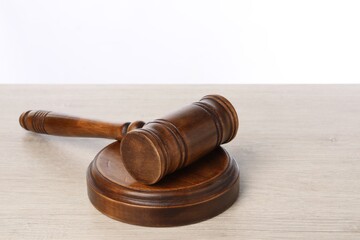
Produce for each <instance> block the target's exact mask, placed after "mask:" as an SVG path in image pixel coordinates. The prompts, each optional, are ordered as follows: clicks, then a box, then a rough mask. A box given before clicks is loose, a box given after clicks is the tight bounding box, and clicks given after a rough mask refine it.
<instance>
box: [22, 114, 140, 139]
mask: <svg viewBox="0 0 360 240" xmlns="http://www.w3.org/2000/svg"><path fill="white" fill-rule="evenodd" d="M19 122H20V125H21V126H22V127H23V128H24V129H26V130H28V131H32V132H36V133H42V134H50V135H57V136H67V137H95V138H109V139H117V140H121V139H122V138H123V137H124V135H125V134H126V133H127V132H128V131H131V130H133V129H135V128H140V127H142V126H143V125H144V124H145V123H144V122H142V121H136V122H133V123H130V122H125V123H108V122H103V121H97V120H91V119H84V118H79V117H74V116H68V115H65V114H59V113H54V112H50V111H41V110H39V111H31V110H30V111H27V112H24V113H22V114H21V116H20V118H19Z"/></svg>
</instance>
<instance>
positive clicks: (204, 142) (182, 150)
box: [19, 95, 239, 184]
mask: <svg viewBox="0 0 360 240" xmlns="http://www.w3.org/2000/svg"><path fill="white" fill-rule="evenodd" d="M19 122H20V125H21V126H22V127H23V128H24V129H26V130H28V131H32V132H36V133H42V134H49V135H58V136H71V137H98V138H110V139H116V140H121V144H120V154H121V156H122V160H123V163H124V166H125V168H126V169H127V171H128V172H129V173H130V175H131V176H132V177H133V178H134V179H135V180H137V181H139V182H142V183H144V184H154V183H156V182H158V181H160V180H161V179H162V178H163V177H164V176H165V175H167V174H170V173H172V172H174V171H176V170H178V169H181V168H183V167H185V166H188V165H189V164H191V163H192V162H194V161H196V160H198V159H200V158H201V157H202V156H204V155H206V154H207V153H209V152H211V151H212V150H213V149H214V148H216V147H217V146H219V145H220V144H223V143H227V142H229V141H231V140H232V139H233V138H234V137H235V135H236V133H237V129H238V125H239V121H238V117H237V113H236V111H235V109H234V107H233V106H232V105H231V103H230V102H229V101H228V100H227V99H226V98H224V97H222V96H219V95H207V96H205V97H203V98H202V99H201V100H200V101H198V102H194V103H192V104H190V105H188V106H185V107H183V108H181V109H179V110H177V111H175V112H173V113H171V114H169V115H167V116H165V117H163V118H160V119H157V120H154V121H151V122H148V123H146V124H145V123H144V122H142V121H135V122H132V123H130V122H125V123H108V122H102V121H96V120H89V119H83V118H78V117H73V116H67V115H63V114H58V113H53V112H50V111H27V112H24V113H23V114H21V116H20V119H19Z"/></svg>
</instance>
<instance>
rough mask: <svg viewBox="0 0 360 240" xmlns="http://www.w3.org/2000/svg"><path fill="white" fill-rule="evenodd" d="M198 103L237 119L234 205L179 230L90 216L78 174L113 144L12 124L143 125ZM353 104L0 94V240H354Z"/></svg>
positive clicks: (358, 187) (271, 98) (253, 96)
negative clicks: (213, 104) (29, 113)
mask: <svg viewBox="0 0 360 240" xmlns="http://www.w3.org/2000/svg"><path fill="white" fill-rule="evenodd" d="M208 93H218V94H221V95H223V96H226V98H228V99H229V100H231V102H232V103H233V105H234V106H235V107H236V110H238V114H239V117H240V118H241V121H240V128H239V132H238V137H235V139H233V140H232V141H231V143H229V144H226V145H224V146H223V147H224V148H225V149H226V150H227V151H228V152H229V153H230V155H231V156H233V157H234V158H235V160H236V161H237V163H238V165H239V169H240V172H241V174H240V175H241V176H240V180H241V183H240V185H241V186H240V195H239V198H238V200H237V201H236V202H235V203H234V204H233V205H232V206H231V207H230V208H229V209H228V210H226V211H225V212H223V213H222V214H220V215H218V216H216V217H214V218H211V219H209V220H207V221H203V222H200V223H197V224H191V225H187V226H182V227H172V228H149V227H139V226H135V225H131V224H125V223H121V222H119V221H114V220H112V219H110V218H108V217H106V216H104V215H103V214H101V213H100V212H99V211H97V210H96V209H95V208H94V207H93V206H92V204H91V202H90V201H89V199H88V197H87V188H86V169H87V167H88V166H89V163H90V160H92V159H94V156H95V155H96V154H97V153H98V152H99V150H100V149H102V148H103V147H105V146H106V145H108V144H110V143H111V142H113V140H109V139H101V138H93V139H86V138H83V139H78V138H61V137H56V138H55V137H50V136H49V135H40V134H31V133H30V132H25V131H23V129H22V128H20V127H19V126H18V123H17V118H18V117H19V115H20V114H21V113H22V111H24V110H25V109H34V108H36V107H37V108H41V109H56V110H57V111H59V112H65V113H71V114H74V115H75V114H78V115H81V116H90V117H94V118H97V119H104V120H117V119H119V120H120V121H121V120H122V119H124V120H127V119H129V120H133V119H141V120H144V121H145V122H147V121H150V120H153V119H156V118H158V117H159V116H161V115H162V114H163V113H168V112H171V111H172V110H174V109H177V108H178V107H179V106H182V105H183V104H184V103H190V102H192V101H193V100H198V99H200V98H201V97H202V96H204V95H206V94H208ZM125 102H126V104H121V103H125ZM359 103H360V85H288V86H286V85H56V86H52V85H50V86H49V85H12V86H5V85H2V86H0V106H1V114H0V125H1V128H0V136H1V137H0V152H1V161H0V239H22V240H39V239H48V240H54V239H64V240H65V239H76V240H99V239H135V240H168V239H186V240H187V239H191V240H235V239H236V240H238V239H240V240H242V239H246V240H259V239H266V240H272V239H276V240H289V239H296V240H301V239H316V240H339V239H346V240H358V239H360V231H359V230H360V225H359V223H360V201H359V196H360V184H359V183H360V161H359V159H360V155H359V146H360V128H359V123H360V104H359ZM155 106H156V107H155ZM169 176H171V175H169Z"/></svg>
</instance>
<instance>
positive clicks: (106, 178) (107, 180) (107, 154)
mask: <svg viewBox="0 0 360 240" xmlns="http://www.w3.org/2000/svg"><path fill="white" fill-rule="evenodd" d="M119 144H120V143H119V142H114V143H112V144H110V145H109V146H107V147H105V148H104V149H103V150H102V151H101V152H100V153H99V154H98V155H97V156H96V157H95V159H94V161H93V162H92V163H91V164H90V166H89V168H88V173H87V185H88V195H89V198H90V201H91V202H92V204H93V205H94V206H95V207H96V208H97V209H98V210H99V211H100V212H102V213H104V214H105V215H107V216H109V217H111V218H114V219H116V220H119V221H122V222H126V223H131V224H136V225H142V226H155V227H166V226H179V225H186V224H191V223H196V222H199V221H203V220H206V219H208V218H211V217H214V216H216V215H217V214H219V213H221V212H223V211H225V210H226V209H227V208H229V207H230V206H231V205H232V204H233V203H234V202H235V200H236V199H237V197H238V193H239V170H238V167H237V164H236V162H235V161H234V160H233V159H232V158H231V157H230V156H229V154H228V153H227V152H226V151H225V150H224V149H223V148H221V147H217V148H215V149H214V150H213V151H212V152H210V153H208V154H207V155H205V156H203V157H202V158H201V159H200V160H199V161H197V162H196V163H194V164H192V165H191V166H189V167H186V168H184V169H181V170H179V171H177V172H175V173H173V174H171V175H168V176H166V177H164V178H163V179H162V180H161V181H160V182H158V183H157V184H154V185H150V186H149V185H143V184H141V183H139V182H137V181H136V180H135V179H134V178H133V177H132V176H131V175H129V173H128V172H127V171H126V169H125V167H124V164H123V159H122V156H121V154H120V152H119Z"/></svg>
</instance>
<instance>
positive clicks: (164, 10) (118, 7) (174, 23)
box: [0, 0, 360, 83]
mask: <svg viewBox="0 0 360 240" xmlns="http://www.w3.org/2000/svg"><path fill="white" fill-rule="evenodd" d="M0 82H1V83H354V82H360V1H346V0H342V1H340V0H339V1H331V0H328V1H319V0H302V1H295V0H284V1H279V0H271V1H269V0H264V1H261V0H254V1H250V0H245V1H240V0H239V1H220V0H219V1H209V0H207V1H194V0H192V1H185V0H181V1H170V0H167V1H151V0H147V1H135V0H131V1H104V0H101V1H89V0H86V1H74V0H69V1H45V0H44V1H19V0H8V1H6V0H0Z"/></svg>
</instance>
